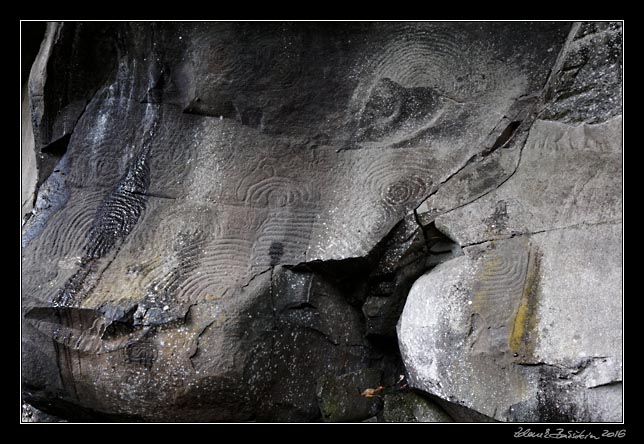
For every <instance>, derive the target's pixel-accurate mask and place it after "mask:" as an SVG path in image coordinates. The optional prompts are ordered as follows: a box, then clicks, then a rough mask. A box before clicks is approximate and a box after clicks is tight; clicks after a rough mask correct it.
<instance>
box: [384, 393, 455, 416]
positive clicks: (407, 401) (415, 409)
mask: <svg viewBox="0 0 644 444" xmlns="http://www.w3.org/2000/svg"><path fill="white" fill-rule="evenodd" d="M383 403H384V405H383V408H382V420H383V421H384V422H453V421H454V420H453V419H452V418H451V417H450V416H449V415H448V414H447V413H446V412H445V411H444V410H443V409H442V408H441V407H439V406H438V405H437V404H435V403H433V402H431V401H430V400H428V399H425V398H423V397H421V396H420V395H418V394H417V393H414V392H404V393H391V394H386V395H385V396H384V397H383Z"/></svg>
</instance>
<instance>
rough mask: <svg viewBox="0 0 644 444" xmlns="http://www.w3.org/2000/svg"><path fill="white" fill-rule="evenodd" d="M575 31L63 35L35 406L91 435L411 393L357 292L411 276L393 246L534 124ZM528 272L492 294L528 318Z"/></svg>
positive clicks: (28, 333)
mask: <svg viewBox="0 0 644 444" xmlns="http://www.w3.org/2000/svg"><path fill="white" fill-rule="evenodd" d="M569 28H570V24H569V23H563V22H560V23H458V24H454V23H436V22H418V23H412V22H410V23H367V22H364V23H362V22H360V23H304V22H302V23H241V22H226V23H216V22H209V23H126V22H120V23H114V24H109V25H102V24H101V23H93V24H91V25H90V24H69V23H59V24H52V25H50V26H49V28H48V33H47V35H46V38H45V44H44V45H43V46H42V47H41V53H40V54H39V57H38V59H37V62H36V65H34V66H35V68H37V69H35V68H34V69H33V70H32V74H31V78H30V91H31V94H32V99H34V98H36V99H37V100H36V101H35V104H33V105H32V110H31V111H32V120H33V123H34V134H35V135H36V142H37V143H36V145H37V147H39V149H40V148H42V149H44V148H43V147H46V146H48V145H50V144H52V143H54V142H56V141H57V140H60V139H61V138H63V137H66V138H67V139H63V140H66V141H67V144H66V145H65V149H64V150H63V151H64V152H63V153H62V154H61V157H60V160H59V161H57V163H56V164H55V167H54V168H53V169H52V172H51V174H50V175H48V176H47V177H46V180H45V181H44V182H43V184H42V186H41V187H40V189H39V190H38V198H37V201H36V211H34V212H33V214H32V216H31V217H30V219H29V220H28V222H27V223H26V224H25V226H24V228H23V258H22V280H23V286H22V290H23V317H24V319H23V332H24V338H23V340H24V343H25V344H28V345H25V346H24V347H23V365H24V370H23V376H24V381H23V382H24V387H25V393H26V395H25V396H26V397H27V398H28V400H29V402H31V403H33V404H34V405H35V406H36V407H38V406H44V407H43V408H45V409H46V410H47V409H48V410H49V412H51V413H57V414H58V416H63V417H65V416H67V417H72V416H74V415H76V417H82V418H90V419H100V418H111V419H118V420H121V419H132V420H143V421H162V420H168V421H180V420H196V421H224V420H226V421H253V420H271V421H288V420H297V421H310V420H320V419H322V415H321V412H320V409H319V406H318V401H317V396H316V392H315V386H316V383H315V382H316V381H317V380H319V378H322V377H327V376H328V377H340V376H341V375H346V374H349V373H352V372H359V371H361V370H363V369H366V368H370V367H371V366H374V365H375V366H376V367H377V366H380V367H381V368H379V370H383V371H384V376H383V381H387V382H383V384H393V383H394V382H395V381H396V379H397V377H398V372H397V371H395V370H392V368H393V367H392V366H391V365H390V364H387V363H386V362H388V361H387V359H388V358H385V357H383V352H382V350H380V348H379V347H381V345H377V344H375V343H374V342H373V341H371V339H368V338H367V337H366V333H367V332H366V331H365V330H366V327H365V324H366V321H365V317H364V314H363V313H364V310H363V309H362V303H363V302H364V300H365V299H366V298H367V295H365V294H363V293H364V292H365V291H367V290H365V282H366V279H367V276H368V275H369V273H370V272H371V269H369V270H367V271H368V272H364V273H366V274H365V275H364V276H363V275H362V274H361V273H363V271H364V269H367V268H368V267H372V268H373V267H374V265H373V264H374V263H375V262H377V260H379V258H380V257H381V256H382V257H385V258H388V257H390V258H393V259H391V261H393V262H392V263H393V264H395V263H396V262H395V261H394V259H396V261H397V260H398V259H400V260H402V259H401V258H404V259H406V260H407V259H409V258H406V257H404V251H395V249H396V248H397V247H398V246H397V245H395V244H396V243H397V242H394V241H392V239H397V238H395V236H394V237H392V236H393V234H392V233H394V234H395V233H399V231H396V230H398V229H399V227H400V226H401V225H400V224H401V223H403V222H402V221H403V220H405V221H408V222H409V221H410V220H412V219H413V214H414V210H415V209H416V208H417V207H418V206H419V205H420V204H421V202H423V201H425V200H426V199H427V198H428V197H429V196H430V195H432V194H433V193H435V192H436V191H437V190H439V189H440V188H441V187H442V186H443V184H444V183H448V182H449V180H450V178H451V177H452V176H453V175H455V174H457V173H458V172H460V171H465V172H468V174H469V173H471V172H472V171H471V170H472V168H473V167H474V165H476V164H477V163H478V162H479V161H480V160H482V159H484V158H486V156H487V155H488V154H489V153H490V152H493V151H494V152H496V151H495V150H497V148H499V147H498V145H502V143H501V142H499V141H504V140H505V139H507V138H508V137H509V134H510V133H512V131H514V125H513V124H512V122H514V120H513V119H515V120H516V119H519V120H521V119H524V118H525V117H524V115H526V114H530V113H531V112H532V110H533V108H534V100H533V98H534V97H536V96H538V95H539V94H541V93H542V90H543V87H544V85H545V84H546V81H547V79H548V73H549V70H550V69H551V67H552V66H553V65H554V63H555V61H556V57H557V54H559V51H560V49H561V47H562V45H563V44H564V41H565V38H566V35H567V32H568V30H569ZM98 54H100V55H101V57H98ZM99 59H100V60H99ZM61 66H66V67H67V66H71V67H77V68H78V70H76V68H74V69H67V68H65V69H62V68H61ZM519 133H521V131H519ZM512 134H513V133H512ZM50 149H51V148H50ZM512 153H515V151H513V152H512ZM515 160H516V158H515V157H512V158H511V159H510V160H508V159H505V158H504V159H502V160H500V161H499V163H494V162H492V166H491V167H489V168H490V170H489V171H488V173H487V174H488V176H494V175H495V174H496V173H492V172H490V171H496V169H497V166H495V165H505V168H507V169H510V168H511V166H512V165H514V161H515ZM500 174H501V173H499V175H500ZM484 186H489V181H488V182H486V184H485V185H484ZM421 232H422V233H421ZM423 233H424V228H423V229H421V228H420V227H416V226H414V227H413V229H412V230H411V233H408V234H406V236H405V239H403V240H402V241H401V242H400V243H401V244H402V245H405V247H404V248H403V250H406V249H407V248H408V246H409V245H412V244H413V245H415V246H417V245H418V243H421V244H422V247H423V248H425V244H424V243H423V242H422V241H420V240H418V239H421V238H422V236H423ZM396 235H398V234H396ZM414 236H415V237H414ZM412 240H418V242H417V243H415V244H414V243H413V242H412ZM421 250H422V249H421ZM422 251H424V250H422ZM526 255H528V253H525V255H523V256H520V258H517V259H516V260H517V261H518V263H517V264H501V265H499V267H500V268H498V269H497V268H494V271H493V273H497V274H499V273H500V274H499V277H498V279H500V281H498V282H497V281H495V280H494V279H497V278H494V279H492V280H490V281H489V282H487V281H486V282H487V283H486V284H485V285H488V287H489V288H488V287H485V288H482V289H481V290H480V292H481V293H482V294H483V293H485V294H488V293H489V297H490V298H493V297H498V298H502V297H504V296H499V295H500V294H501V293H502V290H503V289H511V290H512V292H513V293H512V294H513V295H514V296H513V297H514V298H515V299H516V298H518V296H516V295H515V293H516V294H517V295H518V294H519V293H520V292H519V289H518V288H519V287H520V279H521V277H522V276H523V275H525V274H526V273H527V271H526V270H528V269H529V266H528V265H527V262H526V261H528V259H526V257H527V256H526ZM409 260H411V259H409ZM522 261H523V262H522ZM325 264H326V265H329V266H330V267H332V269H334V270H335V271H334V272H327V271H321V270H323V268H324V267H323V266H324V265H325ZM418 264H421V265H418ZM424 264H425V262H424V259H422V258H421V259H417V260H415V262H414V265H413V266H414V267H416V268H414V269H418V268H422V266H424ZM316 266H321V267H322V268H320V269H317V268H315V267H316ZM360 267H362V268H360ZM399 267H400V268H401V269H402V268H404V267H403V266H402V265H400V266H399ZM382 268H383V269H385V268H386V267H385V266H384V265H383V266H382ZM356 270H362V271H360V272H357V271H356ZM388 270H389V271H387V272H383V274H386V273H390V274H391V275H395V274H396V273H397V271H396V268H395V267H394V266H393V265H391V264H390V267H389V268H388ZM364 273H363V274H364ZM507 276H512V280H511V282H506V281H505V280H504V279H505V278H506V277H507ZM388 278H390V280H391V281H392V282H398V281H396V280H395V279H394V278H393V277H392V276H388ZM405 279H407V280H408V279H409V276H406V277H405ZM405 279H402V278H401V279H399V281H402V280H405ZM508 279H509V278H508ZM302 282H306V285H305V284H303V283H302ZM347 282H349V283H350V285H349V284H347ZM485 285H484V286H485ZM361 292H362V293H361ZM486 292H487V293H486ZM397 297H400V295H399V294H397ZM515 299H511V300H510V299H507V300H504V301H505V302H503V303H504V304H506V305H508V307H511V306H513V304H516V303H518V302H517V301H515ZM284 300H287V301H296V302H294V303H288V304H286V305H282V301H284ZM371 301H372V302H373V299H371ZM385 305H387V304H385ZM390 305H391V306H393V307H397V306H399V305H400V303H399V302H397V303H395V304H390ZM508 309H509V308H508ZM369 313H371V312H369ZM489 316H490V317H494V316H496V315H493V314H492V313H489ZM495 319H496V318H495ZM503 321H504V319H500V318H499V319H497V320H495V321H494V322H496V323H498V324H499V325H500V324H502V323H503ZM376 330H378V329H376ZM369 333H370V334H371V333H373V331H371V330H370V332H369ZM489 340H490V341H495V340H496V339H495V338H492V337H491V338H490V339H489ZM374 363H377V365H376V364H374ZM387 366H389V367H387ZM394 373H396V374H394ZM388 378H389V379H391V378H394V379H393V381H392V382H390V381H389V379H388ZM52 400H53V401H52Z"/></svg>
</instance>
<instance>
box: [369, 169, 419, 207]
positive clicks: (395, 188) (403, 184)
mask: <svg viewBox="0 0 644 444" xmlns="http://www.w3.org/2000/svg"><path fill="white" fill-rule="evenodd" d="M428 188H429V187H428V185H427V183H426V182H425V180H423V179H422V178H420V177H413V176H412V177H408V178H403V179H400V180H398V181H396V182H394V183H392V184H391V185H389V186H387V187H386V188H384V189H383V190H382V194H381V196H382V200H383V201H384V202H385V203H386V204H388V205H391V206H400V205H405V204H407V203H409V202H410V201H413V200H415V199H419V198H421V197H423V196H424V195H425V194H426V193H427V190H428Z"/></svg>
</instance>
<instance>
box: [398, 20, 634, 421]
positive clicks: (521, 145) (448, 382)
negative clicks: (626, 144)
mask: <svg viewBox="0 0 644 444" xmlns="http://www.w3.org/2000/svg"><path fill="white" fill-rule="evenodd" d="M591 28H593V29H594V30H593V29H591ZM537 111H538V112H537V113H536V114H535V115H534V117H533V118H532V119H531V120H532V121H533V123H531V125H530V127H529V129H527V130H526V131H525V133H526V134H525V136H524V137H523V138H522V137H518V138H517V137H515V139H514V141H513V142H511V143H510V145H509V146H508V149H507V151H506V152H505V153H504V151H503V150H504V149H502V150H500V151H498V152H499V153H500V154H499V156H503V155H505V156H506V157H508V158H509V157H512V158H516V159H517V166H516V168H515V169H514V170H511V171H510V172H509V173H506V172H505V171H508V168H507V167H502V168H501V169H500V170H499V171H500V172H501V178H502V180H501V181H500V182H498V183H497V184H495V185H494V187H493V188H492V189H490V190H488V191H485V192H481V191H480V190H479V189H478V183H481V182H485V181H487V180H488V179H487V177H488V176H490V177H494V174H491V175H490V173H489V172H487V171H486V170H487V167H486V166H485V164H484V163H482V165H483V166H484V168H483V171H482V172H481V169H480V168H476V167H473V168H471V169H472V170H473V171H474V172H473V173H471V174H469V175H466V174H465V173H463V178H457V177H455V179H456V180H457V182H456V183H454V184H453V185H451V189H448V186H450V185H449V184H445V186H444V187H443V188H442V190H441V193H442V194H441V193H436V194H435V195H433V196H432V197H431V198H430V199H428V201H426V202H425V203H424V204H423V205H422V206H421V207H420V208H419V211H420V212H421V213H422V214H420V215H419V218H420V219H421V220H423V223H430V222H431V223H434V224H435V227H436V228H437V229H439V230H440V231H441V232H443V233H444V234H446V235H447V236H448V237H450V238H451V239H453V240H454V241H456V242H457V243H458V244H459V245H460V246H461V247H463V251H464V253H465V254H464V255H463V256H460V257H456V258H454V259H451V260H449V261H446V262H444V263H441V264H439V265H438V266H437V267H435V268H434V269H433V270H431V271H430V272H428V273H426V274H425V275H424V276H423V277H421V278H420V279H419V280H417V281H416V282H415V284H414V286H413V287H412V290H411V292H410V294H409V297H408V299H407V303H406V305H405V309H404V311H403V315H402V317H401V319H400V322H399V326H398V333H399V341H400V347H401V353H402V355H403V360H404V362H405V366H406V368H407V371H408V372H409V378H410V384H411V385H412V386H413V387H415V388H418V389H421V390H424V391H426V392H428V393H430V394H433V395H435V396H438V397H440V398H442V399H444V400H447V401H450V402H452V403H453V404H457V405H460V406H462V407H465V408H467V409H471V410H473V411H476V412H478V413H481V414H483V415H486V416H488V417H490V418H493V419H496V420H501V421H621V420H622V383H621V381H622V260H623V258H622V120H621V27H620V26H619V25H617V24H606V25H605V26H603V25H601V26H599V25H598V26H597V27H592V26H590V25H589V24H575V25H574V26H573V27H572V29H571V34H570V36H569V38H568V42H567V44H566V46H565V48H564V50H563V51H562V53H561V55H560V57H559V60H558V61H557V63H556V64H555V69H554V71H553V75H552V76H551V79H550V81H549V82H548V85H547V86H546V88H545V89H544V94H543V97H542V98H540V99H539V103H538V105H537ZM524 123H525V121H524ZM573 123H574V125H573ZM520 129H521V127H519V131H518V134H519V135H521V131H520ZM512 145H514V147H513V146H512ZM512 151H516V152H517V153H518V154H511V152H512ZM506 153H508V154H506ZM499 164H500V163H499ZM495 168H496V167H495ZM494 181H498V178H497V177H495V178H494V179H490V182H494ZM452 190H453V191H454V192H459V191H460V195H459V196H455V195H454V194H453V193H450V191H452Z"/></svg>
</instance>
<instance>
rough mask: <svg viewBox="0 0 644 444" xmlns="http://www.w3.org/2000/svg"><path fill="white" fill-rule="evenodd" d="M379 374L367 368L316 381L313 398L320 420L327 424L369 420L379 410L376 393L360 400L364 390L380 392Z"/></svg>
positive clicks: (380, 377)
mask: <svg viewBox="0 0 644 444" xmlns="http://www.w3.org/2000/svg"><path fill="white" fill-rule="evenodd" d="M381 380H382V374H381V371H380V370H377V369H373V368H367V369H364V370H360V371H358V372H353V373H348V374H346V375H341V376H336V377H334V376H323V377H322V378H320V379H319V380H318V384H317V396H318V403H319V406H320V411H321V412H322V418H323V419H324V420H325V421H327V422H353V421H362V420H365V419H368V418H371V417H373V416H374V415H375V414H376V413H378V411H379V410H380V408H381V407H382V401H381V399H380V395H379V394H378V392H376V393H375V396H370V397H369V396H363V393H364V392H365V390H369V389H373V390H378V389H379V388H380V389H381V388H382V386H381V385H380V383H381Z"/></svg>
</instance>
